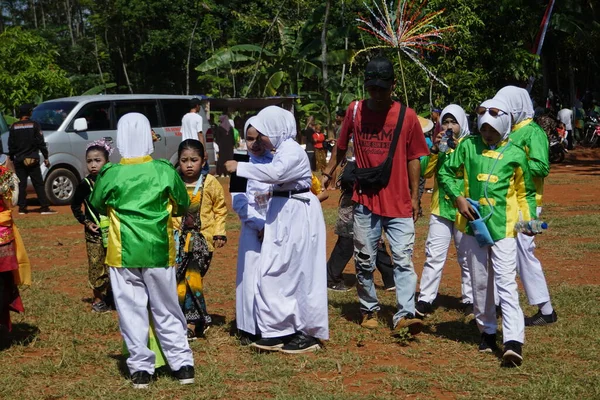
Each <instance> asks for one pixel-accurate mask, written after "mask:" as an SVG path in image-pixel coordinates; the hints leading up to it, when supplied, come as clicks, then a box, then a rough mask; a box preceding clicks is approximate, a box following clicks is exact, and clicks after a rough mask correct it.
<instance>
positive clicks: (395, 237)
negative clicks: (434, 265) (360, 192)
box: [354, 204, 417, 326]
mask: <svg viewBox="0 0 600 400" xmlns="http://www.w3.org/2000/svg"><path fill="white" fill-rule="evenodd" d="M382 229H383V230H384V231H385V234H386V236H387V239H388V241H389V242H390V250H391V252H392V261H393V263H394V281H395V283H396V304H397V307H398V311H397V312H396V314H394V326H396V324H397V323H398V321H399V320H400V319H401V318H403V317H406V316H408V315H409V314H411V315H413V316H414V314H415V290H416V288H417V274H416V273H415V269H414V266H413V263H412V254H413V245H414V242H415V225H414V222H413V220H412V218H389V217H383V216H381V215H377V214H373V213H372V212H371V211H370V210H369V209H368V208H367V207H365V206H363V205H361V204H357V205H356V206H355V207H354V263H355V265H356V278H357V280H358V285H357V286H356V287H357V289H358V299H359V301H360V309H361V312H363V313H371V312H375V311H379V309H380V307H379V300H378V299H377V293H376V292H375V284H374V283H373V271H374V270H375V260H376V257H377V247H378V243H379V240H380V239H381V230H382Z"/></svg>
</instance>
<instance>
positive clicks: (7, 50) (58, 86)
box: [0, 28, 71, 112]
mask: <svg viewBox="0 0 600 400" xmlns="http://www.w3.org/2000/svg"><path fill="white" fill-rule="evenodd" d="M57 56H58V53H57V51H56V50H54V49H53V48H52V46H51V45H50V44H49V43H48V42H47V41H46V40H45V39H43V38H41V37H40V36H38V35H36V34H34V33H32V32H31V31H24V30H22V29H20V28H10V29H7V30H5V31H4V32H3V33H1V34H0V107H1V108H2V109H3V110H4V111H6V110H12V111H13V112H14V110H15V109H16V107H17V106H19V105H20V104H23V103H27V102H30V103H34V102H40V101H43V100H44V99H50V98H55V97H60V96H68V95H69V94H70V93H71V86H70V82H69V79H68V78H67V73H66V71H64V70H63V69H62V68H60V67H59V66H58V65H56V61H55V60H56V58H57Z"/></svg>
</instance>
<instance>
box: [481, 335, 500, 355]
mask: <svg viewBox="0 0 600 400" xmlns="http://www.w3.org/2000/svg"><path fill="white" fill-rule="evenodd" d="M496 351H498V345H497V344H496V334H495V333H482V334H481V343H479V352H480V353H494V352H496Z"/></svg>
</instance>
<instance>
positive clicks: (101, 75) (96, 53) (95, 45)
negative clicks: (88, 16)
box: [94, 35, 106, 93]
mask: <svg viewBox="0 0 600 400" xmlns="http://www.w3.org/2000/svg"><path fill="white" fill-rule="evenodd" d="M94 54H95V56H96V65H97V66H98V73H99V74H100V82H102V85H105V82H104V74H103V73H102V67H101V66H100V58H99V57H98V39H97V38H96V35H94ZM103 92H104V93H106V87H104V90H103Z"/></svg>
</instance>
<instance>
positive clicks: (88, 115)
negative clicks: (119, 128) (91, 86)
mask: <svg viewBox="0 0 600 400" xmlns="http://www.w3.org/2000/svg"><path fill="white" fill-rule="evenodd" d="M77 118H85V119H86V120H87V124H88V131H90V132H93V131H107V130H109V129H113V127H112V126H111V123H110V102H109V101H101V102H95V103H89V104H86V105H85V106H83V107H82V108H81V110H79V112H78V113H77V115H76V116H75V118H73V122H72V123H71V125H70V126H69V129H68V131H72V130H73V123H75V120H76V119H77Z"/></svg>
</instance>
